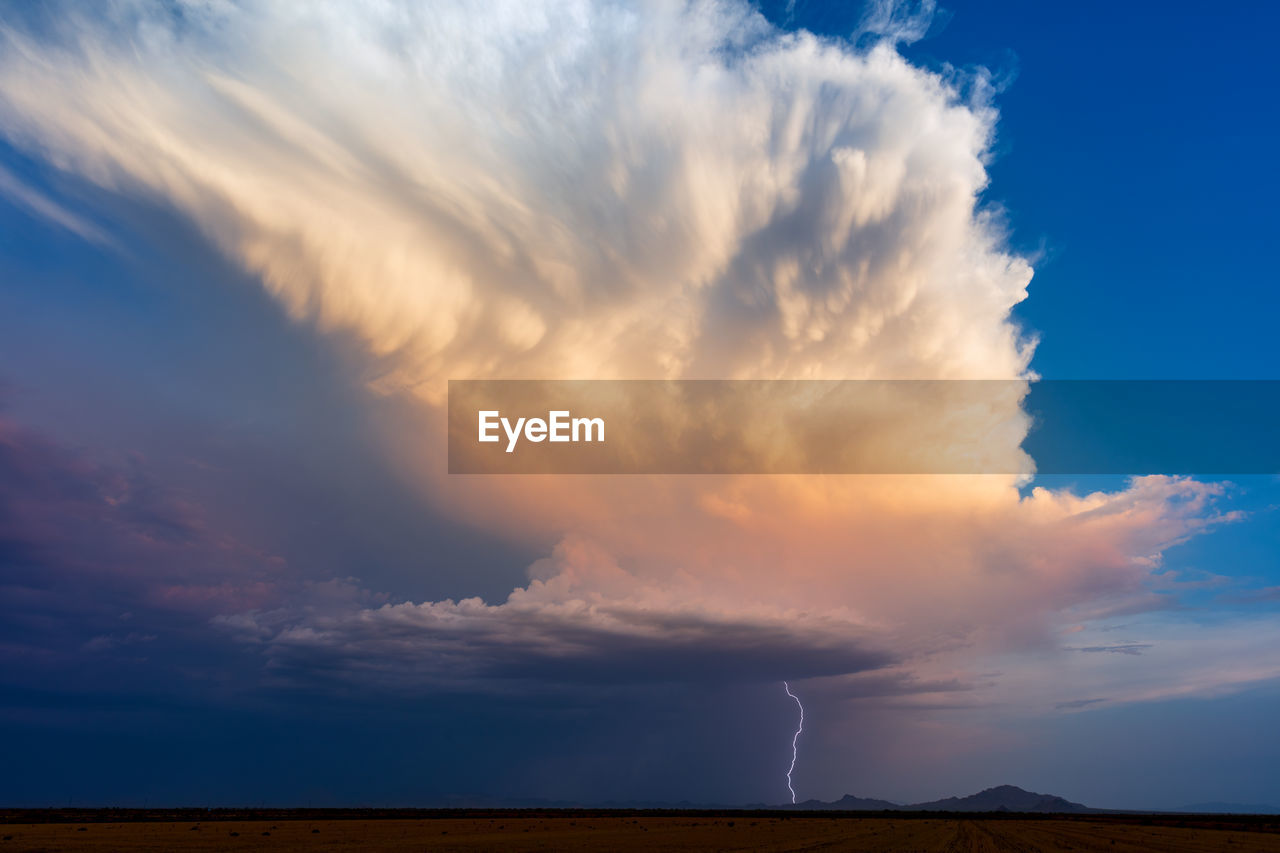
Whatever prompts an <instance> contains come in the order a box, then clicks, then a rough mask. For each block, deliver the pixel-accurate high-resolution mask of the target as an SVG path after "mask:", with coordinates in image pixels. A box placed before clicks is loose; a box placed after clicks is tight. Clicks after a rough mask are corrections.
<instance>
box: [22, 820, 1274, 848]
mask: <svg viewBox="0 0 1280 853" xmlns="http://www.w3.org/2000/svg"><path fill="white" fill-rule="evenodd" d="M455 814H456V815H458V816H447V817H430V818H424V819H397V818H382V819H373V820H368V819H360V818H344V819H332V818H320V817H317V818H315V819H311V818H307V817H287V818H286V817H277V818H275V819H265V820H236V819H225V818H223V817H218V818H215V819H207V818H206V819H202V820H199V821H196V820H174V819H168V820H166V819H162V817H161V818H156V819H146V820H133V821H129V820H125V821H120V820H117V821H112V820H110V819H109V818H110V817H112V816H120V815H115V814H99V815H88V814H86V815H82V816H80V819H75V818H74V817H71V816H68V815H65V814H62V815H58V816H57V817H54V818H52V819H50V820H49V821H48V822H30V820H31V818H32V815H30V814H29V813H23V814H11V815H9V816H8V818H7V819H5V818H0V820H3V825H0V836H2V837H3V841H0V853H10V852H11V851H13V852H14V853H16V851H28V852H29V853H30V852H31V851H50V853H51V852H52V851H125V850H146V851H150V850H155V851H160V850H166V851H167V850H196V851H215V850H228V851H240V850H265V851H281V853H291V852H292V851H352V850H372V851H409V850H413V851H423V850H432V851H435V850H439V851H451V850H458V851H474V850H516V851H520V850H556V851H562V850H563V851H573V850H618V851H624V850H646V851H648V850H778V851H802V850H854V851H886V853H887V851H935V850H936V851H948V853H951V852H952V851H955V853H960V851H964V853H985V851H1005V850H1008V851H1020V853H1025V852H1026V851H1039V850H1052V851H1059V850H1080V851H1091V850H1092V851H1109V853H1124V851H1150V850H1159V851H1232V852H1233V853H1239V852H1240V851H1252V850H1266V851H1271V850H1274V851H1280V824H1277V818H1274V817H1268V818H1221V817H1186V818H1181V817H1177V816H1172V817H1171V816H1167V815H1164V816H1150V817H1142V816H1123V817H1120V816H1111V815H1107V816H1098V817H1096V818H1095V817H1092V816H1086V817H1081V816H1071V817H1063V818H1051V817H1001V816H944V817H929V816H915V817H903V816H885V815H877V816H863V815H848V814H840V815H812V814H809V815H778V814H776V813H775V814H751V813H746V814H743V813H718V814H697V815H688V814H678V815H660V814H653V813H643V812H639V813H621V812H583V813H571V814H570V813H564V814H560V813H554V812H543V813H532V814H525V813H521V812H505V813H504V812H483V813H475V814H474V815H468V814H467V813H455ZM24 818H25V819H26V820H27V821H28V822H18V821H19V820H22V819H24ZM97 818H102V819H97Z"/></svg>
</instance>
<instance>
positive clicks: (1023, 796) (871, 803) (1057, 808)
mask: <svg viewBox="0 0 1280 853" xmlns="http://www.w3.org/2000/svg"><path fill="white" fill-rule="evenodd" d="M748 808H775V809H787V810H788V811H790V810H793V809H794V810H796V811H858V812H866V811H921V812H923V811H946V812H1039V813H1046V814H1047V813H1078V812H1091V811H1100V810H1099V809H1091V808H1089V807H1088V806H1083V805H1081V804H1080V803H1073V802H1071V801H1070V800H1066V799H1063V798H1062V797H1056V796H1054V795H1052V794H1037V793H1035V792H1034V791H1024V790H1022V789H1021V788H1018V787H1016V786H1014V785H1000V786H998V787H995V788H987V789H986V790H985V791H980V792H978V793H976V794H970V795H969V796H967V797H948V798H947V799H945V800H934V801H933V802H929V803H911V804H908V805H903V804H902V803H894V802H890V801H889V800H876V799H869V798H866V797H855V796H853V795H852V794H845V795H844V796H843V797H841V798H840V799H838V800H835V801H833V802H826V801H824V800H805V801H803V802H799V803H796V804H795V805H792V804H791V803H784V804H782V805H777V806H765V805H762V804H754V805H752V806H748ZM1241 814H1243V812H1241Z"/></svg>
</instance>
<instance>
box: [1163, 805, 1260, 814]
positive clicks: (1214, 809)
mask: <svg viewBox="0 0 1280 853" xmlns="http://www.w3.org/2000/svg"><path fill="white" fill-rule="evenodd" d="M1174 811H1179V812H1192V813H1194V814H1280V806H1264V805H1259V804H1258V803H1193V804H1192V805H1189V806H1182V807H1181V808H1178V809H1174Z"/></svg>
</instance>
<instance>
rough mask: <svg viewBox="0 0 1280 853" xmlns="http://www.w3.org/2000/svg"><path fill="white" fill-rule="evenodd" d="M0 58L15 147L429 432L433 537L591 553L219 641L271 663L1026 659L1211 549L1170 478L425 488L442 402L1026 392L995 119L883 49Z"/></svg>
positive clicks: (435, 479) (331, 25) (408, 22)
mask: <svg viewBox="0 0 1280 853" xmlns="http://www.w3.org/2000/svg"><path fill="white" fill-rule="evenodd" d="M0 43H2V44H3V50H0V127H3V130H4V134H5V136H6V137H7V138H8V139H9V140H10V141H11V142H13V143H14V144H16V145H19V146H22V147H24V148H26V149H28V150H31V151H34V152H37V153H39V154H40V155H42V156H44V157H46V158H47V159H48V160H50V161H51V162H53V163H55V164H57V165H58V166H60V167H62V168H64V169H67V170H70V171H73V172H75V173H77V174H79V175H81V176H83V177H84V178H86V179H88V180H90V181H93V182H96V183H98V184H100V185H102V186H104V187H108V188H111V189H115V190H119V191H121V192H128V193H136V194H142V195H145V196H148V197H150V198H154V199H157V200H159V201H161V202H162V203H164V204H167V205H171V206H172V207H173V208H175V209H176V210H178V211H179V212H180V213H181V214H182V215H184V216H186V217H189V218H190V219H191V220H192V221H193V222H194V223H195V224H196V225H198V226H199V227H200V228H201V229H202V230H203V232H204V233H205V234H206V235H208V237H209V239H210V240H211V241H213V242H214V243H215V244H216V245H217V246H219V247H220V248H221V249H222V250H223V251H224V252H225V253H226V254H227V255H228V256H229V257H230V258H232V259H234V260H235V261H237V262H238V263H240V264H241V265H243V266H244V267H245V268H246V269H247V270H250V271H252V272H253V273H255V274H256V275H258V276H259V277H260V278H261V280H262V282H263V284H264V286H265V287H266V288H267V289H268V290H269V291H270V292H271V293H272V294H273V295H274V296H275V297H276V298H277V299H278V300H279V301H280V303H281V304H283V305H284V306H285V307H286V308H287V310H288V311H289V312H290V314H291V315H292V316H293V317H294V318H296V319H297V320H298V321H299V322H303V323H308V324H311V325H313V326H314V327H315V328H317V329H318V330H320V331H321V332H325V333H340V334H342V335H344V336H349V337H351V338H354V339H355V340H358V341H360V342H361V343H362V344H363V346H364V348H365V349H366V350H367V353H368V355H369V357H370V359H371V363H372V364H374V365H376V369H375V370H374V371H373V372H372V374H371V377H370V385H371V387H373V388H375V389H376V390H377V391H379V392H382V393H395V394H404V395H406V396H407V397H410V398H412V399H414V400H416V401H417V404H418V405H419V406H420V410H419V411H420V413H421V417H420V418H419V419H417V420H415V421H413V423H411V424H410V425H409V426H408V427H407V428H405V429H402V430H400V431H398V432H397V431H390V432H389V435H388V436H387V439H388V446H389V448H390V452H391V453H393V454H395V455H396V457H397V459H398V461H399V462H401V464H402V465H403V466H404V467H405V469H406V470H407V471H409V472H410V473H411V474H412V475H413V476H416V477H417V478H418V479H419V481H420V482H421V483H422V484H423V488H424V489H425V490H426V491H427V492H428V493H430V494H431V495H433V496H434V497H435V499H436V500H437V502H438V504H439V505H441V506H447V507H449V511H451V512H455V513H457V514H459V515H461V516H465V517H466V518H467V519H468V520H469V521H471V522H477V523H481V524H484V525H487V526H489V527H490V528H491V529H492V530H494V532H495V533H497V534H499V535H503V536H510V537H514V538H526V539H529V540H536V541H546V540H547V538H548V537H549V536H550V537H562V541H563V542H565V543H576V542H590V543H592V544H591V546H590V548H588V549H587V552H588V553H586V555H585V556H582V555H579V556H578V557H572V558H570V557H566V556H565V553H564V552H557V554H553V555H552V556H551V557H549V558H548V560H547V561H544V562H543V563H541V564H538V565H535V566H534V567H533V569H532V579H531V582H530V584H529V586H528V587H525V588H521V589H518V590H516V591H515V592H514V593H513V594H512V596H511V598H510V599H509V600H508V601H507V602H505V603H502V604H498V605H488V604H484V603H482V602H477V601H463V602H459V603H453V602H436V603H427V604H421V605H411V604H405V605H400V606H397V607H388V608H377V609H370V610H359V609H355V610H351V611H349V612H346V613H342V614H336V615H335V614H328V615H325V616H323V617H321V616H318V615H316V614H314V613H313V612H311V611H305V610H299V611H296V612H290V611H288V610H287V609H285V610H281V611H273V612H274V613H275V615H273V616H268V615H266V614H264V613H263V612H251V613H246V614H243V615H242V616H241V617H240V618H239V619H229V618H228V619H224V622H225V624H226V625H227V626H228V627H231V628H234V629H236V630H238V631H240V632H241V634H242V635H243V636H249V637H252V638H254V639H255V641H256V642H261V643H263V644H264V647H266V648H267V649H268V650H269V654H271V655H274V656H275V659H276V660H283V659H285V657H287V656H289V655H292V656H293V657H292V658H290V659H298V656H300V655H302V654H303V652H304V651H305V652H306V653H307V654H319V653H324V654H327V655H330V656H331V657H333V658H335V659H340V660H342V661H344V662H345V663H346V664H349V665H351V666H353V667H355V668H357V669H359V668H361V667H363V666H366V664H367V662H368V661H370V660H372V659H374V658H377V657H378V656H383V658H384V660H387V661H391V660H395V659H397V654H396V652H395V650H396V649H400V650H402V651H407V652H409V654H408V656H407V657H408V658H409V659H413V660H414V661H415V663H413V665H412V666H411V667H410V669H411V670H414V671H416V670H420V669H422V667H423V666H424V664H423V661H435V662H437V663H438V664H440V666H443V667H446V668H448V667H455V668H456V667H458V666H462V668H463V669H464V670H466V669H467V667H471V668H473V669H474V670H476V671H482V674H484V675H486V676H489V675H493V674H496V673H502V672H506V671H508V670H518V669H520V668H522V667H523V668H525V669H530V668H535V669H536V668H537V666H538V662H542V663H546V664H548V665H549V666H552V667H555V666H558V665H561V664H565V665H568V664H572V665H573V666H576V667H577V668H578V671H581V672H586V671H596V670H593V669H592V668H593V667H596V668H597V669H598V668H599V667H601V666H604V664H605V663H606V662H607V660H608V659H609V657H610V655H614V656H616V657H617V659H618V660H623V659H629V660H631V662H632V665H631V666H630V671H632V672H637V673H638V672H641V671H649V670H650V669H651V665H650V661H651V660H652V658H653V657H654V656H655V655H656V656H659V657H661V656H666V658H667V659H668V663H669V665H670V668H671V669H672V671H675V670H676V669H678V667H675V666H674V663H673V661H675V659H676V658H677V657H678V655H677V650H678V649H683V650H684V651H681V652H680V654H686V653H689V652H690V651H692V650H699V649H704V650H708V654H709V655H710V659H713V660H719V661H721V662H722V663H723V664H724V665H725V666H726V667H728V668H732V667H735V666H739V665H740V662H741V661H742V660H743V659H744V656H743V655H742V654H741V649H743V648H747V649H759V648H761V647H763V646H765V645H769V644H772V645H773V646H775V647H778V648H784V649H786V650H787V655H784V657H786V658H787V659H788V661H789V664H788V665H789V666H791V667H793V668H794V669H793V671H795V672H797V673H811V674H833V673H835V672H838V671H840V670H841V669H842V668H843V671H845V672H854V671H857V670H860V669H864V668H867V667H870V666H877V665H880V663H882V662H884V661H889V660H895V661H897V660H905V659H910V658H911V657H912V656H913V655H929V654H935V653H937V652H938V650H939V649H943V648H970V649H974V648H979V649H980V648H996V649H1007V648H1010V647H1017V646H1019V645H1025V644H1027V643H1032V644H1035V643H1044V642H1049V641H1050V640H1049V638H1051V637H1052V635H1053V626H1054V625H1055V624H1056V622H1057V620H1058V619H1060V618H1061V617H1060V614H1061V613H1062V612H1063V611H1064V610H1068V609H1071V610H1074V611H1079V610H1081V609H1086V610H1087V609H1089V608H1093V612H1095V613H1105V612H1108V608H1114V607H1117V606H1138V605H1135V604H1134V599H1135V598H1138V597H1141V596H1142V595H1143V594H1144V593H1143V581H1144V579H1145V578H1146V577H1147V576H1148V575H1149V573H1150V572H1151V571H1152V569H1153V568H1155V567H1157V566H1158V565H1159V561H1160V555H1161V552H1162V551H1163V549H1165V548H1167V547H1169V546H1170V545H1171V544H1174V543H1177V542H1179V541H1182V540H1183V539H1185V538H1186V537H1187V536H1189V535H1192V534H1194V533H1195V532H1197V531H1198V530H1202V529H1204V528H1205V527H1206V526H1207V525H1208V524H1210V523H1212V521H1213V520H1214V518H1215V516H1214V515H1213V510H1212V509H1211V503H1212V500H1213V498H1214V497H1215V494H1216V492H1215V489H1214V488H1213V487H1210V486H1205V485H1203V484H1198V483H1193V482H1190V481H1186V480H1179V479H1171V478H1149V479H1143V480H1138V481H1135V482H1134V483H1133V484H1132V485H1131V487H1129V488H1128V489H1126V490H1122V491H1119V492H1114V493H1097V494H1091V495H1087V496H1076V495H1072V494H1070V493H1066V492H1063V493H1053V492H1047V491H1044V490H1038V491H1037V492H1036V493H1034V494H1032V495H1030V496H1026V497H1023V496H1021V495H1020V494H1019V492H1018V485H1019V482H1020V481H1019V480H1018V479H1017V478H1014V477H968V478H965V477H958V478H945V477H941V478H929V477H919V478H876V477H870V478H823V477H816V478H688V479H681V478H665V479H664V478H645V477H637V478H632V479H610V478H590V479H578V480H570V479H566V478H536V479H535V480H526V479H522V478H506V479H503V478H496V479H488V480H484V479H461V480H460V479H456V478H455V479H450V478H448V477H447V475H445V474H444V472H443V465H442V462H443V448H442V441H441V439H442V432H441V422H440V421H441V418H440V408H439V407H440V404H441V401H442V398H443V394H444V390H445V381H446V380H447V379H449V378H487V377H548V378H566V377H571V378H613V377H621V378H627V377H639V378H699V377H717V378H739V377H747V378H766V379H767V378H798V379H803V378H929V379H949V378H1004V379H1019V378H1025V377H1026V376H1027V375H1028V364H1029V361H1030V358H1031V354H1032V350H1033V345H1034V343H1033V341H1032V340H1031V339H1030V338H1029V337H1028V336H1027V335H1026V334H1024V333H1023V331H1022V330H1021V329H1020V328H1019V327H1018V326H1017V324H1016V323H1015V322H1014V321H1013V320H1012V319H1011V317H1010V311H1011V309H1012V308H1013V306H1014V305H1016V304H1017V303H1018V302H1019V301H1021V300H1022V299H1023V298H1025V296H1026V289H1027V285H1028V283H1029V281H1030V278H1031V267H1030V265H1029V263H1028V262H1027V261H1026V260H1025V259H1023V258H1021V257H1018V256H1017V255H1015V254H1013V253H1011V252H1009V251H1008V250H1007V249H1006V248H1005V243H1004V235H1003V232H1002V229H1001V227H1000V222H999V217H998V216H997V215H995V214H994V213H993V212H992V211H991V210H989V209H984V208H983V207H981V206H980V204H979V197H980V194H981V193H982V191H983V190H984V188H985V187H986V183H987V174H986V169H985V163H986V161H987V158H988V156H989V146H990V143H991V140H992V136H993V133H994V126H995V121H996V117H997V116H996V111H995V109H994V107H993V106H992V105H991V103H990V102H988V101H987V100H984V99H982V98H978V99H974V98H971V97H970V98H964V97H961V95H960V92H959V89H958V88H957V87H956V86H955V85H953V83H952V82H951V81H949V80H948V79H946V78H944V77H943V76H941V75H940V74H938V73H934V72H931V71H928V70H925V69H922V68H919V67H916V66H913V65H912V64H911V63H909V62H908V61H907V60H905V59H904V58H903V57H902V56H901V55H900V54H899V53H898V52H897V51H896V50H895V48H894V45H893V43H892V40H891V39H890V40H887V41H883V42H881V43H880V44H878V45H875V46H871V47H868V48H855V47H853V46H851V45H850V44H848V43H845V42H840V41H836V40H829V39H821V38H818V37H815V36H813V35H810V34H807V33H803V32H800V33H785V32H780V31H778V30H775V29H774V28H773V27H771V26H770V25H769V24H768V23H767V22H766V21H765V20H764V19H763V18H762V17H761V16H760V15H759V14H757V13H756V12H755V11H753V10H752V9H751V8H750V7H749V6H748V5H746V4H745V3H737V2H718V3H716V2H694V3H684V2H657V3H646V4H639V5H635V6H631V5H627V4H612V3H609V4H595V3H588V2H567V3H565V2H528V0H522V2H499V3H493V4H484V5H483V6H482V7H476V6H474V5H473V4H463V3H433V4H430V5H429V6H424V5H420V4H414V3H398V2H390V3H383V4H378V5H372V6H371V5H367V4H359V5H357V4H353V3H345V2H337V1H336V0H335V2H320V3H296V4H294V3H283V2H282V3H275V4H265V5H263V4H241V3H237V2H223V3H217V4H210V3H205V2H196V0H188V1H187V2H178V3H170V4H159V3H151V2H144V0H122V2H117V3H113V4H110V5H109V6H105V7H99V8H94V9H89V10H86V9H69V8H62V7H60V8H58V10H57V20H56V21H49V20H42V21H39V22H37V23H35V24H32V23H30V22H25V23H24V22H18V21H9V22H8V23H6V24H4V25H3V27H2V28H0ZM970 88H971V89H972V90H973V91H977V92H979V93H982V92H984V91H985V90H984V87H982V86H976V87H970ZM1011 405H1013V406H1015V408H1016V405H1017V402H1016V400H1015V401H1014V402H1013V403H1012V404H1011ZM1005 414H1006V415H1007V414H1008V413H1005ZM1020 438H1021V436H1020V435H1010V436H1008V437H1007V438H1006V441H1008V442H1009V448H1008V449H1009V451H1010V452H1016V451H1017V443H1018V441H1019V440H1020ZM424 448H425V449H424ZM575 547H576V546H575ZM569 550H570V551H574V547H570V548H569ZM681 626H683V627H681ZM850 637H857V638H858V642H857V643H856V644H854V645H853V646H852V647H851V648H853V649H854V650H853V651H849V652H848V653H847V655H845V656H842V655H841V654H834V653H830V652H831V649H833V648H835V647H836V645H838V644H839V643H840V642H842V638H843V639H844V640H847V639H848V638H850ZM388 644H390V645H388ZM890 645H892V646H893V647H894V648H895V652H894V653H893V654H892V655H889V656H887V657H883V658H882V657H879V655H881V654H882V653H881V652H879V651H866V652H864V651H859V650H860V649H869V650H874V649H883V648H887V647H889V646H890ZM735 649H738V651H735ZM418 653H421V654H420V655H419V656H418V657H416V658H415V657H414V655H415V654H418ZM805 654H811V655H813V660H819V661H822V665H821V666H816V665H815V666H809V665H806V664H805V663H804V659H805V658H804V655H805ZM628 655H630V658H628ZM404 657H405V656H403V655H401V656H400V658H404ZM746 657H747V658H749V657H751V655H747V656H746ZM770 660H773V661H774V663H771V664H769V665H768V666H759V667H756V668H755V669H754V670H753V671H754V673H755V675H756V676H757V677H774V676H775V675H776V674H777V673H776V672H775V670H777V669H778V666H777V665H776V664H777V659H776V658H771V659H770ZM361 661H364V662H365V663H360V662H361ZM461 662H468V663H466V664H465V665H463V663H461ZM516 662H518V663H519V666H515V663H516ZM708 665H710V664H709V663H708ZM427 668H428V669H431V668H432V667H427ZM623 669H624V670H625V669H627V667H624V668H623ZM745 669H750V667H746V668H745ZM745 669H744V671H745Z"/></svg>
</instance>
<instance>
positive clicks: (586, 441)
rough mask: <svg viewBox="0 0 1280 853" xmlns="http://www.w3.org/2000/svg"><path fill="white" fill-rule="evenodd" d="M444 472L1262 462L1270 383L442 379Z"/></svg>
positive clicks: (1271, 432) (1136, 468) (967, 470)
mask: <svg viewBox="0 0 1280 853" xmlns="http://www.w3.org/2000/svg"><path fill="white" fill-rule="evenodd" d="M448 408H449V411H448V420H449V471H450V473H454V474H539V473H541V474H1028V473H1033V472H1036V473H1041V474H1067V475H1086V474H1151V473H1162V474H1271V473H1277V472H1280V449H1278V447H1277V442H1276V428H1275V427H1276V424H1277V423H1280V381H1276V380H1041V381H1035V382H1032V381H1026V380H454V381H451V382H450V383H449V407H448Z"/></svg>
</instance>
